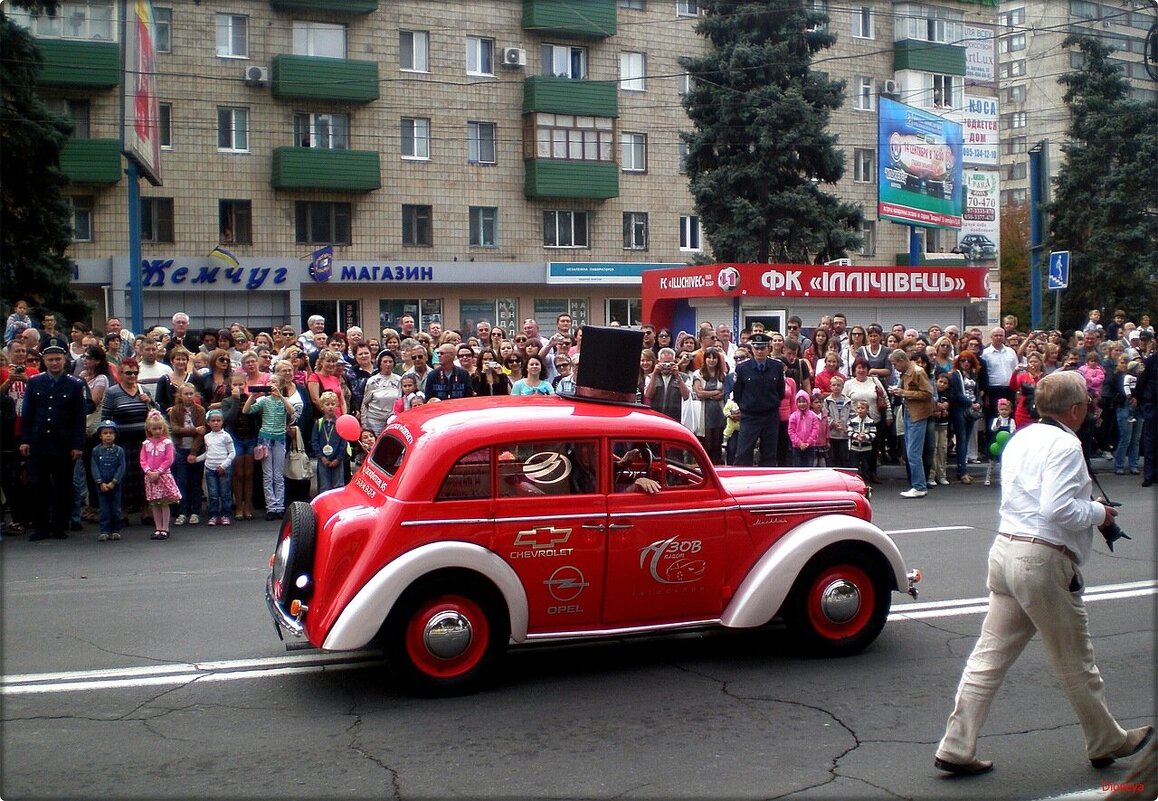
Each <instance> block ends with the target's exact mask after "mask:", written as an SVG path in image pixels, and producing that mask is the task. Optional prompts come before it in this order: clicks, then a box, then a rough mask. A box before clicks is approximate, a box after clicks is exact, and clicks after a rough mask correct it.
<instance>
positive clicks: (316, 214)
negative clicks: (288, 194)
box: [294, 200, 350, 245]
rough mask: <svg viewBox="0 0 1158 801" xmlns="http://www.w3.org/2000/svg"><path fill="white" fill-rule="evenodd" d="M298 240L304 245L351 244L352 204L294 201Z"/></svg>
mask: <svg viewBox="0 0 1158 801" xmlns="http://www.w3.org/2000/svg"><path fill="white" fill-rule="evenodd" d="M294 223H295V225H294V228H295V231H296V237H297V239H296V241H297V242H298V243H299V244H302V245H348V244H350V204H349V203H327V202H324V201H318V200H296V201H294Z"/></svg>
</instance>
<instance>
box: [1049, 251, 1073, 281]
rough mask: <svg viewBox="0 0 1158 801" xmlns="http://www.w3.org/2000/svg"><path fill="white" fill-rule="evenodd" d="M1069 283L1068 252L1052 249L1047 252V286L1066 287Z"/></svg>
mask: <svg viewBox="0 0 1158 801" xmlns="http://www.w3.org/2000/svg"><path fill="white" fill-rule="evenodd" d="M1069 285H1070V252H1069V251H1068V250H1054V251H1051V252H1050V254H1049V288H1050V289H1066V288H1068V287H1069Z"/></svg>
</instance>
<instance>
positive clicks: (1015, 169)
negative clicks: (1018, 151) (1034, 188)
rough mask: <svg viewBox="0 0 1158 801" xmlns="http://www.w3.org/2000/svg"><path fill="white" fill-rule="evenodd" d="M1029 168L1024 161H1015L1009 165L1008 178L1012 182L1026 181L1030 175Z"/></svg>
mask: <svg viewBox="0 0 1158 801" xmlns="http://www.w3.org/2000/svg"><path fill="white" fill-rule="evenodd" d="M1028 167H1029V165H1028V164H1026V162H1024V161H1015V162H1013V163H1012V164H1010V165H1009V172H1007V173H1006V176H1005V177H1006V178H1008V179H1009V180H1011V181H1024V180H1025V177H1026V175H1028Z"/></svg>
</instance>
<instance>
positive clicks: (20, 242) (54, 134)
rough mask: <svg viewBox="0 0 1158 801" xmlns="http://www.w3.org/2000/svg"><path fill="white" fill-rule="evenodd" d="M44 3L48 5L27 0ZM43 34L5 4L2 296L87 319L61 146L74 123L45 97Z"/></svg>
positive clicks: (0, 47)
mask: <svg viewBox="0 0 1158 801" xmlns="http://www.w3.org/2000/svg"><path fill="white" fill-rule="evenodd" d="M20 5H23V6H25V7H28V8H36V9H43V8H45V7H46V4H44V3H27V2H26V3H21V4H20ZM42 64H43V58H42V57H41V55H40V51H39V49H38V48H37V46H36V40H35V39H33V38H32V36H31V35H30V34H29V33H28V32H27V31H26V30H24V29H23V28H21V27H20V26H19V25H16V24H15V23H13V22H12V20H11V19H9V18H8V16H7V15H5V14H4V13H3V11H2V10H0V98H2V99H3V102H2V103H0V153H3V158H2V159H0V302H2V303H3V306H4V308H5V309H7V308H10V307H11V305H12V304H13V303H14V302H15V301H16V300H18V299H20V298H25V299H27V300H28V301H29V302H30V304H31V305H33V306H35V307H37V309H38V311H40V312H46V311H52V312H55V313H56V314H58V315H60V316H61V317H62V318H63V319H64V320H79V319H84V318H86V317H88V315H89V314H90V313H91V306H90V305H89V304H88V302H86V301H85V300H84V299H83V298H81V297H80V295H78V294H77V293H76V291H75V290H74V289H73V286H72V283H71V281H72V275H73V270H74V268H75V265H74V264H73V261H72V260H71V259H70V258H68V257H67V256H66V255H65V251H66V250H67V249H68V246H69V245H70V244H71V243H72V213H71V211H70V208H69V204H68V200H67V199H66V198H65V195H64V191H63V190H64V187H65V186H66V185H67V184H68V179H67V178H66V177H65V176H64V175H63V174H62V173H61V171H60V166H59V165H60V151H61V148H62V147H63V146H64V143H65V141H66V140H67V139H68V135H69V133H71V131H72V126H71V124H70V123H69V122H67V121H66V120H63V119H61V118H60V117H58V116H55V115H54V114H52V113H51V112H50V111H49V110H48V108H47V107H46V106H45V105H44V103H43V102H42V101H41V99H40V97H39V95H38V94H37V90H36V79H37V75H39V73H40V69H41V65H42Z"/></svg>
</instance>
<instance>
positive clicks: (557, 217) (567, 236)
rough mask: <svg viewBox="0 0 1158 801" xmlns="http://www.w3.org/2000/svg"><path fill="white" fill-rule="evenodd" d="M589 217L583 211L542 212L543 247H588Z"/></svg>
mask: <svg viewBox="0 0 1158 801" xmlns="http://www.w3.org/2000/svg"><path fill="white" fill-rule="evenodd" d="M589 216H590V215H589V214H588V213H587V212H585V211H544V212H543V247H547V248H586V247H590V246H591V245H590V242H591V240H590V237H589V233H590V230H589V226H590V222H591V221H590V219H589Z"/></svg>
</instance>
